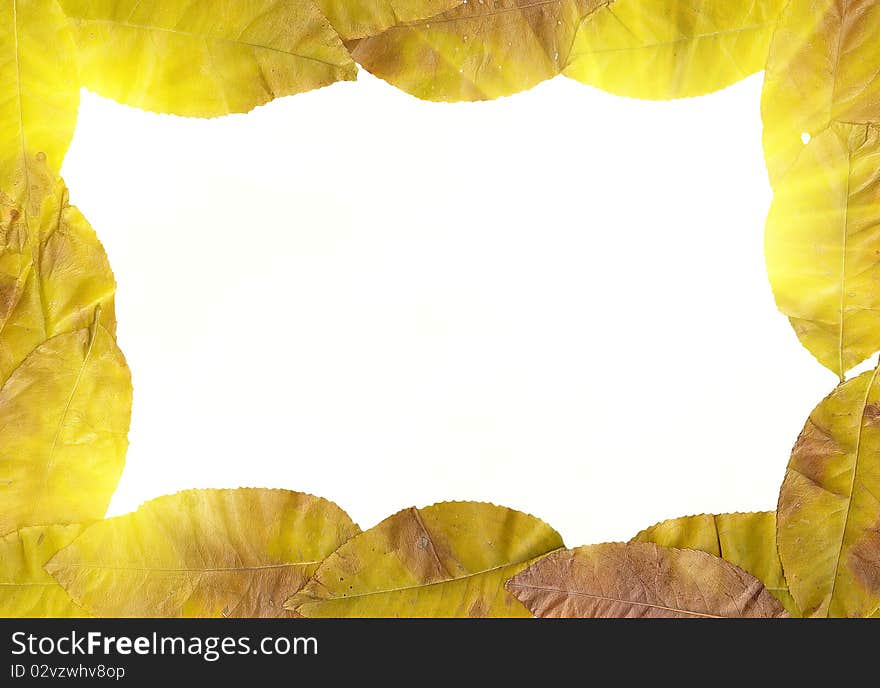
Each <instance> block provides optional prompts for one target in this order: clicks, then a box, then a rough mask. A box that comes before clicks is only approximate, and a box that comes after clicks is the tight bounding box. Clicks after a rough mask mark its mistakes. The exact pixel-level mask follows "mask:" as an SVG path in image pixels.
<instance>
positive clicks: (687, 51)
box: [564, 0, 786, 99]
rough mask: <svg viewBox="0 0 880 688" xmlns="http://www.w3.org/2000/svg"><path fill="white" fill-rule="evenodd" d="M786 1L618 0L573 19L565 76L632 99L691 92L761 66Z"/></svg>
mask: <svg viewBox="0 0 880 688" xmlns="http://www.w3.org/2000/svg"><path fill="white" fill-rule="evenodd" d="M785 2H786V0H757V2H756V1H754V0H734V1H730V0H724V1H723V2H719V0H617V2H614V3H611V4H609V5H607V6H606V7H603V8H602V9H601V10H599V11H598V12H596V13H595V14H594V15H592V16H591V17H589V18H588V19H587V20H586V21H584V22H583V23H582V25H581V26H580V28H579V30H578V32H577V35H576V36H575V39H574V43H573V45H572V47H571V53H570V55H569V57H568V63H567V65H566V67H565V72H564V73H565V75H566V76H570V77H572V78H574V79H577V80H578V81H582V82H584V83H586V84H590V85H592V86H597V87H598V88H601V89H603V90H605V91H609V92H611V93H616V94H619V95H624V96H631V97H635V98H650V99H666V98H682V97H686V96H698V95H703V94H705V93H710V92H711V91H717V90H718V89H720V88H724V87H725V86H729V85H730V84H733V83H735V82H737V81H740V80H741V79H744V78H745V77H747V76H749V75H750V74H754V73H755V72H759V71H761V70H762V69H764V64H765V62H766V60H767V51H768V47H769V44H770V38H771V36H772V33H773V29H774V28H775V26H776V19H777V18H778V16H779V13H780V11H781V9H782V7H783V6H784V5H785Z"/></svg>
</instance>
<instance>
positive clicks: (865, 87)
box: [761, 0, 880, 186]
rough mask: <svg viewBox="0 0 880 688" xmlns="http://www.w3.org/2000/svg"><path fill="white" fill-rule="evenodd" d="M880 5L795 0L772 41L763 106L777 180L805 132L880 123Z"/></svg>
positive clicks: (870, 0)
mask: <svg viewBox="0 0 880 688" xmlns="http://www.w3.org/2000/svg"><path fill="white" fill-rule="evenodd" d="M878 45H880V3H878V2H877V1H876V0H812V1H811V2H804V1H802V0H801V1H796V2H789V3H788V5H787V6H786V8H785V10H784V11H783V12H782V14H781V16H780V18H779V26H778V28H777V30H776V33H775V35H774V37H773V41H772V42H771V44H770V51H769V55H768V58H767V73H766V75H765V78H764V95H763V98H762V106H761V107H762V112H763V117H764V152H765V156H766V158H767V168H768V170H769V171H770V178H771V180H772V181H773V184H774V186H775V185H776V183H777V182H778V181H779V180H780V179H782V177H783V175H784V174H785V173H786V172H787V170H788V169H789V168H790V167H791V165H792V164H793V163H794V161H795V160H796V159H797V158H798V156H799V155H800V154H801V150H802V149H803V141H802V136H803V134H808V135H810V136H813V137H815V136H818V135H819V134H821V133H822V131H823V130H824V129H825V128H826V127H828V126H829V125H830V124H832V123H833V122H842V123H847V122H849V123H852V124H868V123H875V124H876V123H880V61H878V59H877V50H878V48H877V46H878Z"/></svg>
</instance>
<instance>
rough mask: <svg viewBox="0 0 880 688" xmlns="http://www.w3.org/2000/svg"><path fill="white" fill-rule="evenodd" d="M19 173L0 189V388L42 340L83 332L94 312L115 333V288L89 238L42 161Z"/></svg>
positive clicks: (83, 223) (81, 219)
mask: <svg viewBox="0 0 880 688" xmlns="http://www.w3.org/2000/svg"><path fill="white" fill-rule="evenodd" d="M21 169H22V170H25V171H26V174H22V175H21V176H20V180H19V184H18V185H13V188H12V189H10V190H6V189H0V385H2V384H3V382H5V380H6V379H7V378H8V377H9V375H10V374H11V373H12V371H13V370H15V368H16V367H17V366H18V365H19V364H20V363H21V362H22V361H23V360H24V358H25V357H26V356H27V355H28V354H29V353H31V352H32V351H33V350H34V349H35V348H36V347H37V346H39V345H40V344H41V343H43V342H45V341H46V340H47V339H49V338H51V337H53V336H55V335H57V334H61V333H63V332H70V331H73V330H77V329H81V328H83V327H88V326H89V325H90V324H91V322H92V320H93V319H94V316H95V309H96V308H98V307H100V312H101V318H100V322H101V324H102V325H103V326H104V328H105V329H107V330H108V331H109V332H110V333H113V331H114V330H115V328H116V320H115V316H114V308H113V297H114V293H115V291H116V283H115V281H114V279H113V273H112V271H111V270H110V265H109V263H108V262H107V256H106V254H105V253H104V248H103V247H102V246H101V243H100V242H99V241H98V238H97V237H96V236H95V233H94V231H92V228H91V227H90V226H89V224H88V222H87V221H86V219H85V218H84V217H83V216H82V214H81V213H80V212H79V211H78V210H77V209H76V208H75V207H73V206H71V205H69V203H68V194H67V188H66V187H65V186H64V182H63V181H61V179H59V178H57V177H56V176H55V175H54V174H53V173H52V172H51V171H50V170H49V168H48V167H47V166H46V162H45V157H44V156H37V159H30V160H29V161H28V162H27V163H26V164H25V165H23V166H22V168H21ZM16 199H17V200H16Z"/></svg>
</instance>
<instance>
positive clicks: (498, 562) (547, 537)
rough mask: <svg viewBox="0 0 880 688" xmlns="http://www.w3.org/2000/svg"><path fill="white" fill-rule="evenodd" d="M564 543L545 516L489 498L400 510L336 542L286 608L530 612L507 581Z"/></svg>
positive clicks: (344, 612)
mask: <svg viewBox="0 0 880 688" xmlns="http://www.w3.org/2000/svg"><path fill="white" fill-rule="evenodd" d="M562 546H563V545H562V539H561V538H560V537H559V534H558V533H557V532H556V531H554V530H553V529H552V528H550V526H548V525H547V524H546V523H544V522H543V521H541V520H539V519H537V518H535V517H533V516H529V515H527V514H523V513H521V512H519V511H514V510H512V509H506V508H503V507H498V506H494V505H492V504H483V503H479V502H444V503H441V504H435V505H433V506H429V507H426V508H424V509H416V508H410V509H404V510H403V511H400V512H398V513H397V514H395V515H393V516H391V517H389V518H387V519H385V520H384V521H382V522H381V523H380V524H378V525H377V526H375V527H373V528H371V529H370V530H367V531H365V532H364V533H362V534H361V535H358V536H357V537H355V538H352V539H351V540H350V541H349V542H347V543H346V544H344V545H343V546H342V547H340V548H339V550H338V551H337V552H336V553H334V554H333V555H331V556H330V557H328V558H327V560H326V561H325V562H324V563H323V564H321V566H320V568H319V569H318V570H317V571H316V572H315V575H314V577H313V578H312V580H311V581H309V582H308V584H307V585H306V586H305V587H304V588H303V589H302V590H301V591H300V592H299V593H298V594H296V595H294V596H293V597H291V598H290V599H289V600H288V601H287V602H286V604H285V606H286V607H287V608H288V609H294V610H296V611H297V612H299V613H300V614H302V615H303V616H311V617H388V616H406V617H485V616H502V617H505V616H527V615H526V614H525V610H524V609H522V607H520V605H519V604H517V602H516V600H514V599H513V598H512V597H510V596H509V595H508V594H507V593H506V592H505V590H504V581H505V580H507V578H509V577H510V576H512V575H513V574H514V573H516V572H517V571H520V570H521V569H522V568H524V567H525V566H527V565H528V563H529V562H530V561H532V560H534V558H535V557H539V556H541V555H544V554H546V553H547V552H549V551H551V550H554V549H557V548H559V547H562Z"/></svg>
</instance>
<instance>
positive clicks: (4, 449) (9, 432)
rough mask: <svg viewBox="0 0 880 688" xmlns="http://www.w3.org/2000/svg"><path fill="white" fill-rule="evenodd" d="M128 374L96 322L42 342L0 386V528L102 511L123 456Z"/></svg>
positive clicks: (80, 518)
mask: <svg viewBox="0 0 880 688" xmlns="http://www.w3.org/2000/svg"><path fill="white" fill-rule="evenodd" d="M130 415H131V377H130V374H129V371H128V366H126V364H125V359H124V358H123V356H122V352H120V351H119V348H118V347H117V346H116V342H115V341H114V339H113V337H112V336H111V335H110V333H109V332H107V330H106V329H104V327H103V326H101V325H100V324H98V323H94V324H93V325H92V327H89V328H83V329H80V330H75V331H73V332H68V333H65V334H61V335H57V336H55V337H52V338H51V339H49V340H47V341H46V342H44V343H43V344H41V345H40V346H38V347H37V348H36V349H35V350H34V351H33V352H32V353H31V354H30V355H28V356H27V358H25V359H24V361H23V362H22V363H21V365H19V366H18V367H17V368H16V369H15V371H14V372H13V373H12V375H10V376H9V379H8V380H6V383H5V384H4V385H3V387H2V388H0V431H2V436H0V505H2V506H0V535H5V534H6V533H9V532H11V531H13V530H18V529H19V528H22V527H24V526H31V525H49V524H56V523H79V522H83V521H91V520H95V519H98V518H101V517H102V516H103V515H104V512H105V511H106V510H107V505H108V504H109V502H110V497H111V495H112V494H113V490H114V489H115V488H116V484H117V482H118V481H119V476H120V474H121V473H122V466H123V464H124V463H125V451H126V449H127V447H128V440H127V438H126V435H127V433H128V423H129V418H130Z"/></svg>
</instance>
